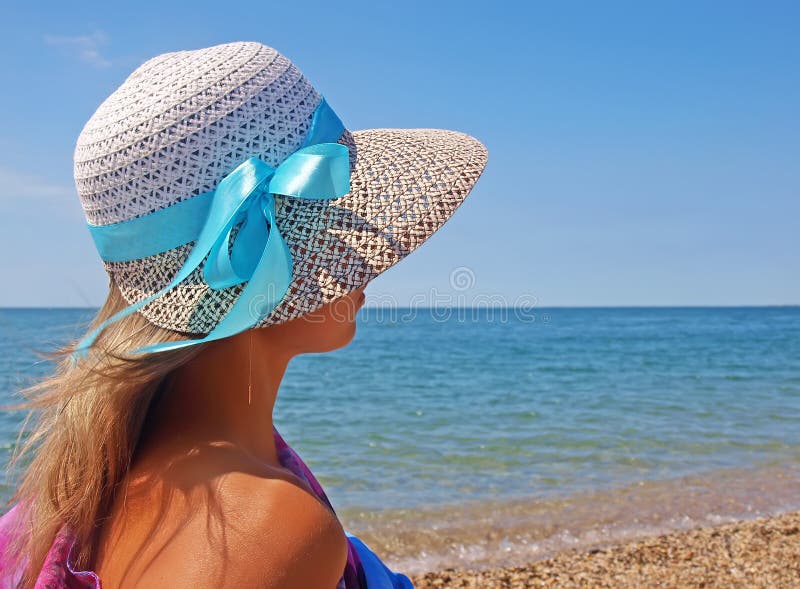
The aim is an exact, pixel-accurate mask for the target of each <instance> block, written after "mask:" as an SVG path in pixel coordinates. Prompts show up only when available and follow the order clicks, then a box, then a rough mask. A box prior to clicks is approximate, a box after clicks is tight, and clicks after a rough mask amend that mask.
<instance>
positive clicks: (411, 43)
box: [0, 0, 800, 307]
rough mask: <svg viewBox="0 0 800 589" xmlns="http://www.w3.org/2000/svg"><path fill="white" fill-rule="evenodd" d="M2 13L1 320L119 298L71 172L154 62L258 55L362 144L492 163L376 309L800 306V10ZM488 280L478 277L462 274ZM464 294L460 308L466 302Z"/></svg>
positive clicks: (525, 7)
mask: <svg viewBox="0 0 800 589" xmlns="http://www.w3.org/2000/svg"><path fill="white" fill-rule="evenodd" d="M3 12H4V14H3V20H2V23H0V28H1V30H2V35H0V77H1V78H2V80H3V82H2V92H0V116H2V125H0V184H2V190H1V191H0V203H2V206H3V214H2V215H0V247H1V248H2V251H3V256H2V262H0V272H2V275H3V288H2V289H0V306H99V305H100V304H101V303H102V301H103V300H104V298H105V296H106V293H107V284H108V278H107V275H106V274H105V271H104V270H103V268H102V264H101V263H100V260H99V257H98V256H97V253H96V251H95V249H94V246H93V243H92V241H91V239H90V237H89V233H88V230H87V229H86V225H85V223H86V222H85V218H84V216H83V212H82V209H81V207H80V203H79V200H78V197H77V193H76V191H75V185H74V182H73V177H72V165H73V161H72V156H73V150H74V146H75V141H76V140H77V137H78V134H79V133H80V131H81V129H82V127H83V125H84V124H85V123H86V121H87V120H88V119H89V117H90V116H91V115H92V113H93V112H94V110H95V109H96V108H97V107H98V106H99V104H100V103H101V102H102V101H103V100H104V99H105V98H106V97H107V96H108V95H109V94H111V93H112V92H113V91H114V90H115V89H116V88H117V87H118V86H119V85H120V84H121V83H122V82H123V81H124V80H125V78H126V77H127V76H128V75H129V74H130V73H131V72H132V71H133V70H134V69H135V68H136V67H138V66H139V65H140V64H141V63H143V62H144V61H146V60H147V59H149V58H151V57H153V56H155V55H157V54H160V53H164V52H168V51H176V50H184V49H199V48H202V47H208V46H211V45H215V44H218V43H225V42H231V41H260V42H262V43H264V44H266V45H270V46H272V47H274V48H276V49H277V50H278V51H280V52H281V53H283V54H284V55H286V56H287V57H288V58H289V59H291V60H292V61H293V62H294V63H295V64H296V65H297V67H298V68H299V69H300V70H301V71H302V72H303V73H304V74H305V75H306V76H307V77H308V78H309V79H310V80H311V82H312V83H313V84H314V86H315V87H316V88H317V89H318V90H319V91H320V93H321V94H323V95H324V96H325V97H326V99H327V100H328V102H329V103H330V104H331V106H332V107H333V109H334V110H335V111H336V112H337V114H339V116H340V117H341V118H342V120H343V121H344V124H345V125H346V126H347V127H348V128H349V129H351V130H358V129H369V128H384V127H390V128H441V129H453V130H458V131H463V132H465V133H469V134H470V135H473V136H474V137H476V138H478V139H479V140H481V141H482V142H483V143H484V144H485V145H486V147H487V148H488V151H489V163H488V165H487V167H486V169H485V171H484V173H483V176H482V177H481V178H480V180H479V181H478V183H477V184H476V186H475V188H474V190H473V192H472V194H471V195H470V196H469V198H468V199H467V201H466V202H465V204H464V205H463V206H462V207H460V208H459V209H458V210H457V211H456V213H455V214H454V215H453V217H452V218H451V219H450V220H449V221H448V222H447V224H446V225H445V226H444V227H443V228H442V229H441V230H440V231H438V232H437V233H436V234H434V235H433V236H432V237H431V238H430V239H429V241H428V242H427V243H426V244H425V245H424V246H422V247H421V248H420V249H419V250H417V251H415V252H413V253H412V254H411V255H409V256H408V258H406V259H405V260H403V261H402V262H400V263H399V264H397V265H396V266H395V267H393V268H391V269H389V270H388V271H387V272H385V273H384V274H382V275H381V276H379V277H378V278H377V279H375V280H374V281H373V282H372V283H371V285H370V286H369V287H368V289H367V294H368V297H370V296H371V297H372V298H373V299H379V298H386V297H390V298H392V299H393V300H396V301H398V302H399V303H400V304H403V303H404V302H408V301H412V300H415V297H418V296H419V295H420V293H422V294H423V296H429V295H431V294H432V293H444V294H447V293H449V294H450V295H451V297H452V296H456V295H457V296H458V297H461V298H460V299H458V301H463V302H465V303H467V304H470V303H472V302H474V301H475V300H478V299H479V298H480V297H484V300H485V297H487V296H489V297H493V300H495V301H504V302H505V303H507V304H517V303H518V302H519V301H522V300H524V301H526V302H527V304H531V302H532V303H533V304H535V305H539V306H542V307H551V306H629V305H635V306H640V305H641V306H648V305H657V306H661V305H668V306H669V305H774V304H778V305H780V304H798V303H800V229H799V228H800V165H798V164H799V163H800V116H798V110H799V108H798V106H799V105H800V67H798V64H800V35H798V34H797V24H798V22H800V3H797V2H773V1H769V0H764V1H759V2H755V1H752V2H737V1H721V0H720V1H718V2H708V1H702V0H693V1H677V0H676V1H670V2H638V1H635V2H633V1H632V2H617V1H613V0H609V1H607V2H589V1H586V2H576V1H570V0H566V1H563V2H547V3H545V2H469V1H463V0H462V1H458V2H456V1H453V2H449V1H448V2H436V1H433V0H429V1H427V2H391V3H390V2H376V1H374V0H373V1H369V2H368V1H363V2H362V1H349V2H336V3H333V2H317V1H304V2H270V1H264V0H261V1H259V2H248V1H246V0H242V1H239V2H231V3H219V2H215V3H208V2H202V1H193V2H186V3H181V2H163V1H162V2H152V1H150V0H145V1H142V0H139V1H137V2H130V3H120V5H119V6H115V5H113V4H109V3H108V2H102V3H101V2H95V1H82V2H74V3H63V2H58V3H56V2H36V3H34V2H28V3H13V4H12V5H7V6H6V7H5V8H4V11H3ZM459 276H461V277H463V276H467V278H468V280H467V283H466V284H464V283H457V278H458V277H459ZM458 301H456V302H458Z"/></svg>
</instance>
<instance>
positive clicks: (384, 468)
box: [0, 307, 800, 571]
mask: <svg viewBox="0 0 800 589" xmlns="http://www.w3.org/2000/svg"><path fill="white" fill-rule="evenodd" d="M93 313H94V311H93V310H91V309H52V310H47V309H0V335H2V339H0V403H7V402H10V401H11V400H13V398H14V393H15V391H16V390H17V389H18V388H19V386H21V385H22V384H24V383H26V382H29V381H30V380H31V379H34V378H37V377H40V376H41V375H43V374H45V373H46V372H47V370H48V369H49V366H48V365H47V364H46V363H36V357H35V356H34V355H33V353H32V348H40V349H41V348H47V347H48V346H52V345H53V344H54V343H57V342H59V341H63V340H64V339H65V338H68V337H71V336H73V337H74V336H77V335H78V334H79V333H80V331H81V327H82V325H85V322H87V321H88V320H89V319H90V318H91V316H92V315H93ZM358 321H359V324H358V330H357V335H356V337H355V339H354V340H353V342H352V343H351V344H350V345H349V346H347V347H346V348H343V349H341V350H337V351H335V352H332V353H328V354H312V355H305V356H300V357H298V358H296V359H295V360H293V362H292V363H291V364H290V366H289V369H288V371H287V373H286V376H285V379H284V382H283V384H282V388H281V391H280V393H279V396H278V401H277V404H276V408H275V423H276V426H277V428H278V430H279V431H280V432H281V434H282V435H283V436H284V437H285V438H286V439H287V441H288V442H289V443H290V444H291V445H292V446H293V447H294V448H295V449H296V450H297V451H298V453H299V454H300V455H301V456H302V457H303V458H304V460H305V461H306V462H307V463H308V464H309V466H310V467H311V469H312V470H313V471H314V473H315V474H316V475H317V477H318V478H319V479H320V481H321V482H322V484H323V486H324V487H325V489H326V492H327V493H328V496H329V497H330V499H331V501H332V503H333V504H334V507H336V508H337V511H338V512H339V513H340V516H341V517H342V519H343V521H346V522H347V524H348V526H349V527H351V528H353V529H356V530H357V531H359V532H362V533H363V534H365V536H364V537H366V538H369V539H370V541H371V542H372V544H373V545H376V546H378V547H379V548H380V549H381V550H382V551H383V553H384V554H388V555H389V560H388V562H394V563H395V564H396V565H397V566H404V567H405V568H406V569H407V570H409V571H413V570H423V569H425V568H430V567H432V566H439V565H441V564H444V563H445V562H451V561H452V560H454V559H459V560H460V561H461V562H471V563H478V562H484V561H485V562H487V563H488V562H489V561H493V562H498V561H499V556H500V555H501V554H506V555H507V554H514V555H517V556H525V557H526V558H529V557H530V556H531V555H532V554H542V555H543V554H546V553H547V552H548V551H550V550H552V549H555V548H556V547H557V545H565V544H566V545H575V544H576V542H577V540H575V538H577V537H578V536H577V535H576V534H578V532H580V534H583V536H582V537H583V538H584V540H585V541H586V542H590V541H591V542H594V541H597V540H600V539H603V538H610V537H611V536H612V535H613V534H612V532H614V533H616V534H617V536H618V537H621V536H620V535H624V534H628V535H630V534H631V533H632V532H631V530H633V529H634V528H636V526H638V528H636V529H637V530H638V531H639V532H643V531H645V530H647V531H650V532H652V531H653V530H655V529H657V528H659V526H660V528H664V527H675V526H680V525H684V524H686V521H687V520H686V519H685V518H689V520H690V521H691V522H701V521H723V520H725V518H728V517H741V516H742V515H743V514H746V513H753V514H756V515H757V514H761V513H768V512H773V511H775V510H781V509H789V508H795V507H800V307H764V308H760V307H743V308H596V309H588V308H580V309H579V308H571V309H570V308H552V309H536V312H535V313H532V312H530V311H527V312H521V311H519V310H514V309H487V308H483V309H394V310H388V309H384V308H377V307H373V308H370V307H365V308H363V309H362V310H361V311H360V312H359V319H358ZM220 394H225V391H220ZM22 417H23V416H22V415H18V414H9V413H5V414H0V461H4V460H5V459H7V457H8V455H9V452H10V451H11V449H12V447H13V444H14V440H15V435H16V430H17V428H18V427H19V423H20V421H21V419H22ZM9 492H10V489H9V487H8V486H5V487H3V488H2V489H0V495H2V496H1V497H0V498H2V499H5V498H6V497H8V494H9ZM580 513H583V516H580V517H579V516H578V515H576V514H580ZM576 518H577V519H576ZM681 518H684V519H681ZM714 518H716V520H715V519H714ZM681 522H683V523H681ZM567 524H568V525H567ZM448 526H449V527H448ZM444 528H447V529H448V530H449V531H448V532H447V533H444V532H440V530H442V529H444ZM660 528H659V529H660ZM487 529H490V530H491V529H494V530H496V531H499V533H496V534H494V535H495V536H496V537H489V538H488V539H487V534H486V530H487ZM565 529H569V530H571V531H570V532H569V533H568V534H567V536H564V530H565ZM421 531H424V532H425V533H427V534H428V536H425V538H427V539H425V538H423V540H419V538H420V537H421V536H420V532H421ZM431 534H433V536H431ZM580 534H578V535H580ZM423 536H424V534H423ZM489 536H492V534H489ZM559 538H560V540H559ZM557 540H558V541H560V542H561V544H559V543H558V542H557ZM437 542H438V544H437ZM435 546H438V548H436V549H435V548H434V547H435ZM479 546H482V548H478V547H479ZM437 550H438V552H437ZM434 553H436V554H434ZM437 555H438V556H437ZM392 558H394V561H393V560H392ZM447 559H450V560H449V561H448V560H447Z"/></svg>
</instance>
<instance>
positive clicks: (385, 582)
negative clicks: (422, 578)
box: [345, 530, 414, 589]
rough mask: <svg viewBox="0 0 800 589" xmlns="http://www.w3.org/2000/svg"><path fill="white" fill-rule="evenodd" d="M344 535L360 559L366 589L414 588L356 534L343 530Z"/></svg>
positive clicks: (405, 577) (406, 578)
mask: <svg viewBox="0 0 800 589" xmlns="http://www.w3.org/2000/svg"><path fill="white" fill-rule="evenodd" d="M345 535H346V536H347V537H348V538H349V539H350V541H351V542H352V543H353V546H355V548H356V551H357V552H358V557H359V558H360V559H361V565H362V566H363V568H364V575H365V576H366V578H367V589H414V585H413V584H412V583H411V579H409V578H408V577H407V576H406V575H404V574H403V573H396V572H394V571H392V570H391V569H390V568H389V567H387V566H386V565H385V564H383V561H381V559H380V558H379V557H378V555H377V554H375V553H374V552H373V551H372V550H371V549H370V548H369V547H368V546H367V545H366V544H365V543H364V542H363V541H362V540H361V539H360V538H359V537H358V536H354V535H353V534H351V533H350V532H348V531H346V530H345Z"/></svg>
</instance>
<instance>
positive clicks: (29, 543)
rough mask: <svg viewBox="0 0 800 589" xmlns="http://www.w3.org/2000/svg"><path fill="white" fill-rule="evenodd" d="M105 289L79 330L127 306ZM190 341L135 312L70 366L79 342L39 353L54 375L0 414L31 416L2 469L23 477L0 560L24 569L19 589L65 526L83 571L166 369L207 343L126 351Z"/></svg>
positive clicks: (161, 387) (25, 586)
mask: <svg viewBox="0 0 800 589" xmlns="http://www.w3.org/2000/svg"><path fill="white" fill-rule="evenodd" d="M109 289H110V290H109V295H108V297H107V299H106V301H105V303H104V304H103V306H102V307H101V308H100V310H99V311H98V312H97V315H96V316H95V317H94V319H93V320H92V322H91V324H90V325H89V327H88V329H87V331H89V330H92V329H94V328H95V327H97V326H98V325H99V324H100V323H102V322H103V321H104V320H105V319H107V318H108V317H110V316H112V315H114V314H115V313H117V312H118V311H120V310H122V309H124V308H125V307H127V306H128V302H127V301H126V300H125V299H124V298H123V297H122V295H121V294H120V292H119V290H118V288H117V287H116V286H115V285H114V284H113V283H111V284H110V285H109ZM191 337H197V336H196V335H194V336H192V335H189V334H181V333H176V332H175V331H170V330H166V329H163V328H161V327H158V326H156V325H153V324H152V323H150V322H148V321H147V320H146V319H145V318H144V317H143V316H142V315H140V314H139V313H133V314H131V315H129V316H127V317H125V318H124V319H121V320H120V321H117V322H115V323H113V324H111V325H110V326H108V327H107V328H106V329H105V330H103V332H102V333H101V334H100V335H99V336H98V338H97V340H96V342H95V344H94V346H93V347H92V348H91V349H90V350H89V353H88V355H87V357H86V358H85V359H82V360H80V361H79V362H77V363H73V361H72V357H71V354H72V351H73V350H74V347H75V345H76V344H77V342H78V341H80V338H78V339H77V340H75V341H73V342H70V343H68V344H66V345H64V346H62V347H60V348H58V349H56V350H55V351H48V352H41V351H40V352H39V355H40V356H41V357H42V358H44V359H46V360H50V361H52V362H53V363H54V364H55V369H54V371H53V373H52V374H51V375H49V376H47V377H46V378H44V379H42V380H40V381H39V382H37V383H35V384H34V385H32V386H29V387H27V388H25V389H23V390H22V391H20V393H21V394H22V396H23V397H24V398H25V400H23V401H22V402H21V403H19V404H17V405H15V406H13V407H5V409H15V410H19V409H25V410H28V412H29V413H28V417H27V419H26V420H25V422H24V423H23V426H22V430H21V431H20V435H19V437H18V439H17V446H16V449H15V452H14V455H13V457H12V460H11V463H10V466H9V468H10V469H12V470H18V471H20V472H21V475H20V479H19V485H18V487H17V492H16V493H15V495H14V497H13V498H12V501H11V503H15V502H17V503H18V508H19V509H20V511H21V517H20V518H19V524H20V525H19V527H18V528H17V529H16V530H14V531H13V533H14V537H13V538H11V540H10V542H9V543H8V545H7V547H6V552H7V553H6V554H0V563H3V562H5V563H6V565H8V564H9V563H13V566H14V567H15V568H16V567H21V568H23V569H24V574H23V577H22V581H21V584H20V587H21V588H23V589H28V588H32V587H33V586H34V584H35V582H36V578H37V576H38V574H39V571H40V569H41V567H42V565H43V563H44V562H45V558H46V556H47V553H48V551H49V550H50V547H51V545H52V543H53V541H54V539H55V538H56V535H57V534H58V532H59V531H60V530H61V529H62V528H63V527H64V526H66V529H68V530H69V532H70V533H71V534H72V535H74V537H75V541H76V545H75V551H74V553H73V561H74V563H75V564H76V565H77V566H80V567H86V566H87V565H89V564H90V563H91V561H92V558H93V557H94V552H95V549H96V545H95V544H96V540H95V538H94V536H96V534H94V532H95V531H96V530H97V528H98V527H99V524H100V523H101V522H102V520H103V518H104V517H106V516H107V514H108V510H109V509H110V506H111V505H112V502H113V499H114V494H115V492H116V489H117V488H118V486H119V484H120V483H121V482H122V480H123V478H124V477H125V475H126V473H127V472H128V470H129V468H130V465H131V462H132V459H133V456H134V453H135V451H136V447H137V444H138V441H139V439H140V436H141V433H142V428H143V425H144V424H145V418H146V416H147V412H148V409H149V407H150V406H151V403H152V401H153V400H154V398H155V397H156V396H157V395H159V394H160V393H161V392H162V391H163V390H165V389H166V388H167V387H168V383H169V380H170V377H171V374H172V373H173V371H174V370H175V369H176V368H178V367H179V366H181V365H182V364H184V363H186V362H188V361H189V360H190V359H192V358H193V357H195V356H196V355H197V354H198V353H200V351H201V350H202V349H203V348H204V347H205V345H206V344H198V345H194V346H188V347H186V348H182V349H179V350H171V351H168V352H160V353H158V354H148V355H144V356H133V355H126V353H125V351H127V350H132V349H135V348H138V347H139V346H143V345H147V344H151V343H159V342H163V341H175V340H177V339H189V338H191ZM1 548H2V547H0V549H1ZM11 570H14V569H11Z"/></svg>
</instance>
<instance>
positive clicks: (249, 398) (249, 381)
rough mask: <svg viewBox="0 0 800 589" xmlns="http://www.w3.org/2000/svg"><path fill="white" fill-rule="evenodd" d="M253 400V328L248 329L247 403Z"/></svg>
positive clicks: (249, 403)
mask: <svg viewBox="0 0 800 589" xmlns="http://www.w3.org/2000/svg"><path fill="white" fill-rule="evenodd" d="M252 402H253V330H252V329H251V330H250V365H249V367H248V375H247V404H248V405H251V404H252Z"/></svg>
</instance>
